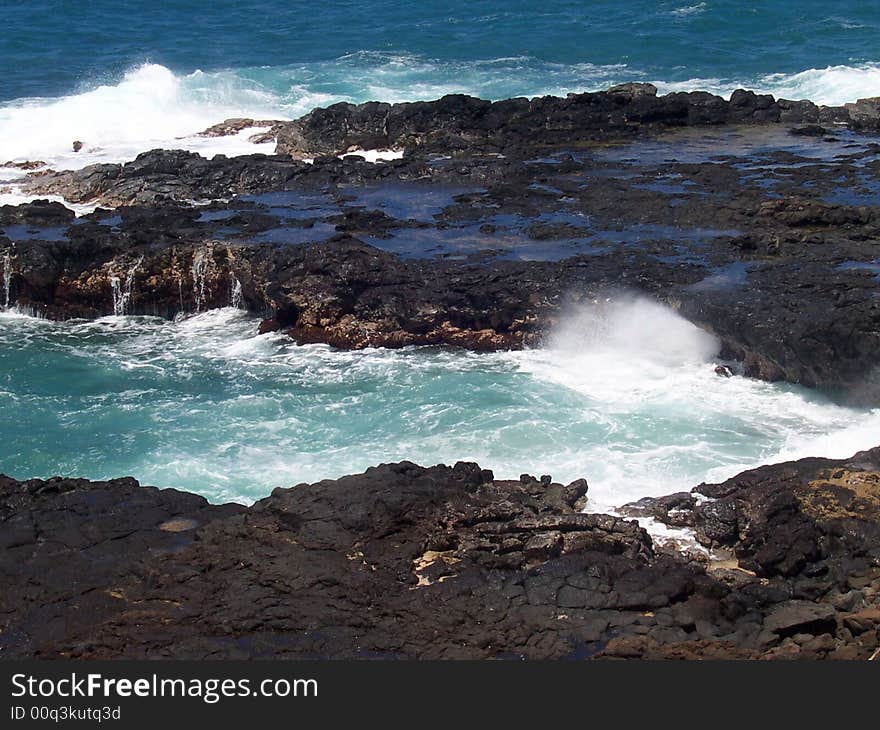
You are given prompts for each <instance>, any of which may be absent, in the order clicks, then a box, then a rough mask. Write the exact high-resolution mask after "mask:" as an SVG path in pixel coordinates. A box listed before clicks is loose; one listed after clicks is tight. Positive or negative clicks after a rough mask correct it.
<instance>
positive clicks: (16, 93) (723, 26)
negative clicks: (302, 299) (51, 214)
mask: <svg viewBox="0 0 880 730" xmlns="http://www.w3.org/2000/svg"><path fill="white" fill-rule="evenodd" d="M3 22H4V29H3V33H2V34H0V204H3V203H17V202H22V201H23V200H25V199H26V198H25V197H24V196H23V195H22V194H21V192H20V190H19V188H18V187H17V184H18V182H20V178H21V176H22V175H23V174H24V173H23V172H21V171H18V170H15V169H13V168H8V167H6V168H4V167H2V164H3V162H5V161H7V160H11V161H23V160H40V161H42V162H44V163H45V164H46V166H48V167H53V168H56V169H60V168H78V167H82V166H84V165H87V164H91V163H94V162H115V161H125V160H128V159H131V158H133V157H134V156H135V155H137V154H138V153H139V152H141V151H144V150H146V149H151V148H154V147H166V148H168V147H174V148H185V149H192V150H196V151H199V152H201V153H203V154H205V155H208V156H210V155H213V154H217V153H224V154H229V155H235V154H244V153H249V152H254V151H261V152H271V151H272V150H273V147H274V145H273V144H272V143H269V144H264V145H256V144H253V143H251V142H250V141H249V139H248V137H249V136H250V135H251V134H252V131H251V130H247V131H245V132H244V133H242V134H240V135H236V136H233V137H227V138H221V139H208V138H204V137H199V136H198V132H200V131H201V130H203V129H205V128H206V127H208V126H210V125H211V124H214V123H216V122H218V121H221V120H223V119H225V118H227V117H232V116H248V117H254V118H256V119H279V118H280V119H290V118H295V117H298V116H300V115H302V114H304V113H306V112H308V111H309V110H310V109H312V108H314V107H315V106H323V105H327V104H330V103H333V102H337V101H351V102H361V101H366V100H370V99H378V100H383V101H405V100H417V99H431V98H436V97H438V96H440V95H442V94H446V93H453V92H464V93H470V94H476V95H480V96H482V97H485V98H491V99H500V98H505V97H510V96H537V95H542V94H565V93H568V92H579V91H588V90H597V89H601V88H605V87H607V86H609V85H612V84H615V83H620V82H625V81H632V80H636V81H651V82H654V83H656V84H657V85H658V87H659V88H660V90H661V92H666V91H672V90H691V89H706V90H710V91H714V92H716V93H720V94H729V93H730V92H731V91H732V90H733V89H735V88H737V87H747V88H753V89H756V90H758V91H767V92H771V93H774V94H777V95H781V96H785V97H788V98H811V99H813V100H814V101H817V102H820V103H829V104H837V103H843V102H846V101H851V100H854V99H856V98H859V97H865V96H874V95H880V50H878V45H877V43H876V40H877V38H878V37H880V5H878V4H877V3H876V2H875V1H874V0H870V1H859V0H842V1H841V2H837V3H833V4H829V3H827V2H816V1H815V0H802V2H799V3H791V2H787V1H785V0H772V1H768V2H762V3H749V4H745V3H740V2H736V1H735V0H707V1H706V2H694V1H693V0H672V1H669V2H646V1H645V0H633V1H632V2H626V3H621V2H612V1H611V0H597V1H594V2H572V1H560V0H546V1H545V2H542V3H534V2H523V1H521V0H506V1H505V2H499V1H495V2H488V1H486V0H469V1H468V2H458V1H457V0H455V1H447V2H442V3H441V2H422V3H399V2H390V1H389V0H360V1H359V2H350V1H345V2H334V3H306V2H302V1H301V0H259V1H257V0H215V1H214V2H212V3H210V4H206V3H203V2H199V3H196V2H194V0H175V2H169V3H140V2H138V3H135V2H131V1H129V0H93V1H92V2H89V3H77V2H71V1H70V0H44V2H39V3H37V2H31V3H21V2H20V3H11V2H7V3H4V4H3ZM73 140H80V141H82V142H83V143H84V148H83V150H82V151H81V152H78V153H74V152H73V151H72V142H73ZM373 153H374V155H375V156H377V157H378V156H382V155H394V154H397V151H373ZM10 303H14V302H10ZM716 352H717V343H715V342H714V340H712V338H711V337H709V336H708V335H706V334H705V333H702V332H700V331H699V330H697V329H696V328H694V327H693V326H692V325H690V324H688V323H687V322H684V321H683V320H681V319H680V318H678V317H677V316H676V315H674V314H673V313H671V312H669V311H667V310H664V309H662V308H659V307H658V306H656V305H651V304H647V303H645V302H637V301H636V302H624V303H620V304H618V305H614V306H610V305H608V306H602V307H598V308H597V309H594V310H586V311H582V312H573V313H571V316H570V317H569V318H568V320H567V322H566V323H565V325H564V327H563V328H562V330H561V331H560V332H558V333H557V336H556V337H555V339H554V341H553V342H551V343H550V344H549V345H548V346H547V347H545V348H543V349H541V350H531V351H525V352H508V353H495V354H475V353H468V352H462V351H456V350H448V349H438V348H421V349H420V348H411V349H405V350H396V351H391V350H368V351H363V352H340V351H335V350H332V349H330V348H328V347H324V346H317V345H314V346H298V345H296V344H295V343H293V342H291V341H290V340H288V339H286V338H285V337H283V336H282V335H277V334H267V335H257V321H256V320H255V319H254V318H253V317H250V316H249V315H247V314H245V313H243V312H240V311H237V310H234V309H222V310H217V311H213V312H207V313H203V314H200V315H197V316H195V317H191V318H188V319H183V320H180V321H176V322H165V321H160V320H156V319H150V318H143V317H139V318H130V317H109V318H105V319H101V320H98V321H95V322H67V323H52V322H47V321H43V320H39V319H34V318H30V317H27V316H24V315H22V314H20V313H18V312H16V311H15V310H14V309H7V308H4V311H2V312H0V471H4V472H6V473H9V474H12V475H14V476H16V477H21V478H24V477H47V476H51V475H54V474H65V475H70V476H84V477H90V478H109V477H115V476H121V475H126V474H128V475H133V476H135V477H137V478H139V479H141V480H142V481H143V482H145V483H152V484H156V485H159V486H174V487H179V488H183V489H189V490H195V491H199V492H201V493H203V494H205V495H206V496H208V497H209V498H211V499H213V500H216V501H222V500H229V499H235V500H239V501H242V502H250V501H252V500H254V499H258V498H260V497H262V496H265V495H266V494H267V493H268V491H269V490H270V489H271V488H273V487H275V486H279V485H292V484H295V483H297V482H301V481H313V480H317V479H322V478H327V477H334V476H339V475H342V474H345V473H351V472H355V471H360V470H362V469H364V468H366V467H367V466H370V465H372V464H376V463H378V462H381V461H391V460H399V459H410V460H413V461H417V462H420V463H424V464H430V463H436V462H440V461H445V462H448V463H452V462H454V461H456V460H460V459H470V460H476V461H478V462H479V463H480V464H482V465H483V466H484V467H487V468H492V469H494V470H495V472H496V474H497V475H499V476H501V477H517V476H518V475H519V474H520V473H522V472H526V471H527V472H531V473H534V474H536V475H540V474H544V473H549V474H552V475H553V476H554V478H556V479H558V480H561V481H566V480H570V479H574V478H577V477H581V476H584V477H586V478H587V479H588V480H589V481H590V483H591V495H592V496H591V498H592V501H593V504H592V506H593V507H594V508H596V509H603V508H609V507H611V506H614V505H619V504H621V503H623V502H626V501H628V500H632V499H636V498H639V497H642V496H645V495H649V494H662V493H667V492H670V491H675V490H680V489H688V488H690V487H691V486H693V485H694V484H696V483H698V482H700V481H702V480H718V479H723V478H725V477H727V476H731V475H733V474H735V473H737V472H738V471H740V470H741V469H743V468H747V467H750V466H755V465H758V464H761V463H766V462H769V461H778V460H781V459H786V458H797V457H801V456H807V455H825V456H834V457H844V456H848V455H850V454H852V453H853V452H855V451H856V450H859V449H862V448H868V447H871V446H874V445H876V443H875V442H876V434H877V433H878V432H880V413H878V412H877V411H855V410H851V409H847V408H843V407H840V406H837V405H834V404H832V403H830V402H827V401H825V400H823V399H822V398H821V397H820V396H818V395H817V394H815V393H810V392H808V391H805V390H802V389H799V388H796V387H793V386H786V385H779V384H769V383H762V382H757V381H752V380H748V379H746V378H742V377H734V378H731V379H723V378H719V377H717V376H716V375H715V374H714V372H713V365H714V362H715V359H716Z"/></svg>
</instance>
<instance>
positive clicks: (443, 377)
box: [0, 300, 880, 510]
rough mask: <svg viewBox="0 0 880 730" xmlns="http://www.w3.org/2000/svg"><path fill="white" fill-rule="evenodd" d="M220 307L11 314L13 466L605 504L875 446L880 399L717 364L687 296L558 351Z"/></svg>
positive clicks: (582, 325)
mask: <svg viewBox="0 0 880 730" xmlns="http://www.w3.org/2000/svg"><path fill="white" fill-rule="evenodd" d="M257 324H258V322H257V320H256V319H254V318H253V317H251V316H250V315H248V314H246V313H244V312H241V311H239V310H235V309H231V308H228V309H220V310H214V311H211V312H207V313H203V314H200V315H196V316H194V317H190V318H187V319H182V320H179V321H177V322H167V321H163V320H159V319H153V318H145V317H108V318H104V319H101V320H97V321H94V322H68V323H55V322H48V321H44V320H39V319H34V318H29V317H25V316H22V315H20V314H18V313H16V312H6V313H5V314H2V315H0V471H5V472H7V473H11V474H12V475H13V476H16V477H19V478H25V477H32V476H48V475H52V474H66V475H79V476H85V477H90V478H109V477H115V476H121V475H129V474H130V475H134V476H136V477H137V478H139V479H141V480H142V481H143V482H144V483H148V484H155V485H159V486H173V487H178V488H182V489H187V490H191V491H197V492H200V493H201V494H204V495H205V496H207V497H208V498H209V499H211V500H214V501H226V500H237V501H240V502H245V503H248V502H251V501H253V500H255V499H259V498H261V497H264V496H265V495H266V494H268V493H269V491H270V490H271V489H272V488H274V487H276V486H292V485H294V484H297V483H300V482H303V481H317V480H320V479H323V478H330V477H336V476H341V475H344V474H348V473H353V472H358V471H361V470H363V469H365V468H366V467H368V466H371V465H374V464H377V463H381V462H386V461H397V460H401V459H409V460H412V461H416V462H418V463H422V464H434V463H439V462H445V463H449V464H452V463H454V462H455V461H458V460H474V461H478V462H479V463H480V464H481V465H482V466H483V467H486V468H492V469H493V470H494V471H495V474H496V476H498V477H504V478H517V477H518V476H519V475H520V474H521V473H523V472H529V473H532V474H535V475H541V474H551V475H552V476H553V477H554V478H555V479H557V480H561V481H563V482H566V481H568V480H572V479H575V478H578V477H586V478H587V479H588V480H589V482H590V485H591V488H590V498H591V504H590V507H591V508H593V509H598V510H603V509H610V508H613V507H614V506H618V505H620V504H622V503H624V502H627V501H630V500H634V499H638V498H641V497H644V496H646V495H652V494H653V495H660V494H665V493H669V492H672V491H678V490H682V489H689V488H690V487H692V486H694V485H695V484H697V483H699V482H700V481H702V480H704V479H706V480H716V479H717V480H720V479H724V478H726V477H728V476H732V475H734V474H736V473H738V472H739V471H741V470H742V469H744V468H747V467H751V466H757V465H759V464H762V463H766V462H768V461H777V460H781V459H786V458H798V457H801V456H807V455H814V456H816V455H826V456H833V457H844V456H849V455H851V454H852V453H853V452H854V451H856V450H858V449H862V448H869V447H871V446H874V445H875V441H876V434H877V433H878V431H880V411H872V412H862V411H855V410H851V409H848V408H843V407H840V406H837V405H833V404H831V403H829V402H827V401H825V400H823V399H822V398H820V397H818V396H817V395H815V394H813V393H810V392H808V391H805V390H802V389H799V388H796V387H793V386H785V385H778V384H770V383H764V382H759V381H755V380H750V379H747V378H743V377H733V378H729V379H726V378H720V377H718V376H717V375H716V374H715V373H714V367H713V364H714V362H715V357H716V352H717V343H716V342H715V341H714V339H713V338H712V337H711V336H709V335H707V334H706V333H704V332H703V331H701V330H699V329H697V328H696V327H694V326H693V325H691V324H690V323H688V322H686V321H685V320H683V319H681V318H680V317H678V316H677V315H675V314H673V313H672V312H671V311H670V310H667V309H664V308H663V307H661V306H659V305H657V304H654V303H650V302H647V301H639V300H630V301H619V302H617V303H614V304H603V305H599V306H596V307H594V308H589V309H584V310H582V311H579V312H573V313H571V316H570V317H568V319H567V320H566V322H565V323H564V325H563V326H562V327H561V329H560V330H559V331H557V332H556V334H555V336H554V338H553V340H552V341H551V342H550V343H549V345H548V346H547V347H546V348H543V349H540V350H530V351H524V352H502V353H494V354H477V353H470V352H465V351H461V350H453V349H443V348H408V349H404V350H385V349H375V350H367V351H361V352H340V351H334V350H332V349H331V348H329V347H326V346H322V345H308V346H300V345H296V344H295V343H293V342H292V341H291V340H289V339H288V338H286V337H285V336H283V335H280V334H265V335H258V334H257V333H256V332H257Z"/></svg>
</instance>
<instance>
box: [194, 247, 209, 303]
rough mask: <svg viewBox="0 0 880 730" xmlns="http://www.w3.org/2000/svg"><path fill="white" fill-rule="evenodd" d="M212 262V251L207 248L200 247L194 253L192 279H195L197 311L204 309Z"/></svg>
mask: <svg viewBox="0 0 880 730" xmlns="http://www.w3.org/2000/svg"><path fill="white" fill-rule="evenodd" d="M210 262H211V251H210V249H207V248H200V249H199V250H198V251H196V252H195V253H194V254H193V260H192V269H191V270H192V279H193V301H194V302H195V308H196V313H198V312H201V311H202V306H203V305H204V304H205V300H206V285H207V282H206V279H207V275H208V265H209V264H210Z"/></svg>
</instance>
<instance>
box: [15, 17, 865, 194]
mask: <svg viewBox="0 0 880 730" xmlns="http://www.w3.org/2000/svg"><path fill="white" fill-rule="evenodd" d="M3 20H4V32H3V33H2V34H0V69H2V75H0V163H2V162H3V161H5V160H25V159H31V160H33V159H38V160H43V161H46V162H47V163H49V164H50V165H52V166H55V167H78V166H82V165H84V164H88V163H91V162H96V161H107V160H114V161H115V160H124V159H129V158H131V157H133V156H134V155H135V154H137V153H138V152H140V151H142V150H144V149H148V148H151V147H154V146H164V147H168V146H175V147H186V148H191V149H196V150H199V151H202V152H205V153H206V154H213V153H216V152H224V153H227V154H240V153H242V152H246V151H254V149H255V148H254V146H253V145H250V144H249V143H248V142H247V139H246V137H247V136H248V135H244V136H240V137H236V138H230V139H223V140H205V139H201V138H195V137H193V135H194V134H196V133H197V132H199V131H201V130H202V129H204V128H206V127H207V126H209V125H211V124H213V123H215V122H217V121H220V120H222V119H224V118H227V117H230V116H251V117H255V118H295V117H297V116H300V115H302V114H304V113H305V112H307V111H309V110H310V109H312V108H314V107H315V106H321V105H327V104H330V103H332V102H336V101H343V100H344V101H352V102H361V101H366V100H369V99H378V100H382V101H405V100H415V99H431V98H436V97H438V96H440V95H442V94H446V93H452V92H465V93H470V94H477V95H480V96H483V97H486V98H492V99H500V98H506V97H510V96H536V95H541V94H565V93H567V92H572V91H575V92H576V91H585V90H596V89H601V88H604V87H607V86H608V85H611V84H614V83H619V82H623V81H632V80H637V81H652V82H655V83H656V84H657V85H658V86H659V87H660V89H661V91H670V90H689V89H697V88H699V89H707V90H710V91H715V92H718V93H722V94H728V93H729V92H730V91H731V90H733V89H734V88H736V87H740V86H745V87H749V88H754V89H757V90H760V91H768V92H772V93H774V94H777V95H782V96H785V97H789V98H804V97H808V98H811V99H813V100H815V101H818V102H822V103H843V102H846V101H852V100H855V99H856V98H858V97H865V96H872V95H877V94H880V50H878V45H877V42H876V40H877V38H878V37H880V5H878V4H877V3H876V2H874V1H873V0H841V1H840V2H836V3H831V4H829V3H827V2H818V1H817V0H802V1H801V2H798V3H792V2H788V1H787V0H770V1H768V2H762V3H741V2H737V1H736V0H706V2H693V0H670V1H667V2H648V1H647V0H632V1H631V2H625V3H621V2H616V1H615V0H593V1H586V2H575V1H572V0H546V1H545V2H542V3H534V2H526V1H524V0H506V1H505V2H500V0H492V1H489V0H468V2H461V1H460V0H454V1H448V2H421V3H400V2H391V1H390V0H359V1H358V2H353V1H350V0H344V1H340V2H333V3H311V2H303V1H302V0H216V1H215V2H213V3H210V4H205V3H202V2H198V3H197V2H195V0H175V2H171V3H140V2H137V3H136V2H131V1H130V0H93V1H92V2H89V3H75V2H70V1H69V0H45V2H39V3H35V2H34V3H4V9H3ZM73 140H80V141H82V142H83V143H84V144H85V149H84V151H83V152H82V153H80V154H79V155H73V154H72V153H71V143H72V141H73ZM271 147H272V145H264V146H262V151H271ZM2 177H3V175H0V178H2ZM6 177H7V178H8V177H9V175H8V174H7V175H6Z"/></svg>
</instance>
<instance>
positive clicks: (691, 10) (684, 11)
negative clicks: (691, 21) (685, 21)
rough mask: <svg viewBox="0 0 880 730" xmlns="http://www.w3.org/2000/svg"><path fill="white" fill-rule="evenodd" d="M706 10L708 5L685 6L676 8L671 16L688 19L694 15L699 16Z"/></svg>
mask: <svg viewBox="0 0 880 730" xmlns="http://www.w3.org/2000/svg"><path fill="white" fill-rule="evenodd" d="M705 9H706V3H698V4H697V5H685V6H684V7H681V8H676V9H675V10H672V11H671V14H672V15H675V16H676V17H679V18H687V17H690V16H692V15H699V14H700V13H702V12H703V11H704V10H705Z"/></svg>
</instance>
